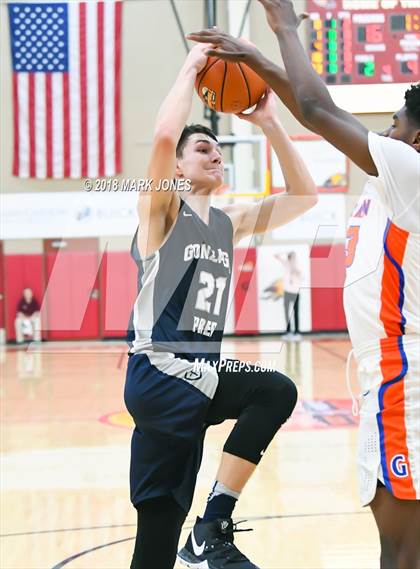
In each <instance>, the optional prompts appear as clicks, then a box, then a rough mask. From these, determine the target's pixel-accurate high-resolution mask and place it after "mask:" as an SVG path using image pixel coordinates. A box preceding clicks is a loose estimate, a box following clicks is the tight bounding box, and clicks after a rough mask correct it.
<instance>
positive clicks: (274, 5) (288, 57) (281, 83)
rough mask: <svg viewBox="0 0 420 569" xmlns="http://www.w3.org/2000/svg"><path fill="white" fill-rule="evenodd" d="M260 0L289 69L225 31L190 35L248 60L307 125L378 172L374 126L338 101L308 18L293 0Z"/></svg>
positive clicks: (230, 57) (228, 56) (231, 57)
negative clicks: (318, 61) (308, 40)
mask: <svg viewBox="0 0 420 569" xmlns="http://www.w3.org/2000/svg"><path fill="white" fill-rule="evenodd" d="M259 2H261V4H263V6H264V8H265V10H266V13H267V19H268V22H269V24H270V26H271V27H272V29H273V31H274V33H275V34H276V36H277V38H278V41H279V45H280V50H281V53H282V56H283V60H284V62H285V66H286V72H285V71H284V70H283V69H281V68H280V67H279V66H278V65H276V64H275V63H273V62H272V61H270V60H268V59H267V58H266V57H264V55H263V54H262V53H261V52H260V51H258V50H257V49H256V48H255V47H252V46H250V45H247V44H245V43H243V41H241V40H239V39H236V38H233V37H232V36H229V35H228V34H226V33H224V32H222V31H221V30H218V29H211V30H203V31H201V32H197V33H193V34H189V36H188V37H189V39H192V40H194V41H199V42H208V43H212V44H213V45H214V48H213V50H210V51H209V52H208V54H209V55H217V56H218V57H220V58H221V59H224V60H226V61H243V62H245V63H246V64H247V65H249V67H251V68H252V69H253V70H254V71H255V72H256V73H258V75H260V77H262V78H263V79H264V81H266V83H267V84H268V85H269V86H270V87H271V88H272V89H273V91H274V92H275V93H276V95H278V96H279V97H280V99H281V100H282V102H283V103H284V104H285V105H286V107H287V108H288V109H289V110H290V111H291V113H292V114H293V115H294V116H295V118H296V119H297V120H298V121H299V122H300V123H301V124H303V126H305V127H306V128H308V129H309V130H312V131H313V132H316V133H317V134H320V135H321V136H323V137H324V138H325V139H327V140H328V141H329V142H331V144H333V145H334V146H336V147H337V148H338V149H339V150H341V151H342V152H344V153H345V154H346V155H347V156H348V157H349V158H351V159H352V160H353V161H354V162H355V163H356V164H357V165H358V166H359V167H360V168H362V169H363V170H365V172H367V173H368V174H373V175H377V173H378V172H377V169H376V166H375V164H374V162H373V159H372V157H371V155H370V153H369V148H368V130H367V129H366V128H365V127H364V126H363V125H362V124H361V123H360V122H359V121H358V120H357V119H355V118H354V117H353V115H351V114H350V113H347V112H346V111H344V110H343V109H340V108H339V107H337V106H336V105H335V104H334V102H333V100H332V98H331V96H330V94H329V91H328V89H327V88H326V86H325V85H324V83H323V81H322V80H321V79H320V77H319V76H318V75H317V74H316V73H315V71H314V69H313V67H312V64H311V62H310V61H309V58H308V57H307V55H306V53H305V51H304V49H303V47H302V44H301V43H300V40H299V36H298V33H297V29H298V27H299V25H300V23H301V21H302V17H301V16H297V15H296V13H295V11H294V9H293V4H292V3H291V2H290V1H289V0H259Z"/></svg>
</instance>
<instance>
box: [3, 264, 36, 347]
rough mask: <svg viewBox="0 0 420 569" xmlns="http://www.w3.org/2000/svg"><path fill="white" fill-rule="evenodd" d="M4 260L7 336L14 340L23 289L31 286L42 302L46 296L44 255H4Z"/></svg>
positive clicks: (8, 338)
mask: <svg viewBox="0 0 420 569" xmlns="http://www.w3.org/2000/svg"><path fill="white" fill-rule="evenodd" d="M3 261H4V264H3V266H4V294H5V317H6V338H7V340H14V339H15V318H16V307H17V304H18V302H19V300H20V299H21V297H22V291H23V289H24V288H26V287H29V288H31V289H32V290H33V292H34V296H35V297H36V299H37V300H38V302H39V303H40V304H41V302H42V299H43V297H44V287H45V285H44V283H45V281H44V268H43V255H42V254H32V255H4V257H3ZM44 337H45V335H44Z"/></svg>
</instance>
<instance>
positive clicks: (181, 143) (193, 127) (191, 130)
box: [176, 124, 219, 158]
mask: <svg viewBox="0 0 420 569" xmlns="http://www.w3.org/2000/svg"><path fill="white" fill-rule="evenodd" d="M198 132H202V133H203V134H207V136H210V138H212V139H213V140H215V141H216V142H219V141H218V140H217V136H216V135H215V134H214V132H213V131H212V130H210V129H209V128H208V127H206V126H204V125H202V124H190V125H188V126H186V127H185V128H184V130H183V131H182V133H181V136H180V138H179V140H178V144H177V145H176V156H177V158H180V157H181V156H182V153H183V152H184V148H185V146H186V144H187V142H188V139H189V137H190V136H191V135H192V134H197V133H198Z"/></svg>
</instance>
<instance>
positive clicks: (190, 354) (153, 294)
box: [128, 200, 233, 361]
mask: <svg viewBox="0 0 420 569" xmlns="http://www.w3.org/2000/svg"><path fill="white" fill-rule="evenodd" d="M131 254H132V256H133V258H134V260H135V261H136V263H137V266H138V271H139V272H138V296H137V298H136V301H135V303H134V308H133V312H132V315H131V322H132V323H131V326H130V328H131V330H130V331H129V335H128V339H129V341H130V353H132V354H136V353H141V352H147V351H164V352H170V353H173V354H175V356H176V357H180V358H185V359H188V360H190V361H193V360H194V359H196V358H200V359H201V358H204V359H206V360H208V361H212V360H213V361H214V360H217V359H219V357H220V345H221V341H222V337H223V329H224V325H225V318H226V310H227V302H228V296H229V285H230V278H231V272H232V260H233V227H232V222H231V220H230V218H229V217H228V216H227V215H226V214H225V213H224V212H223V211H221V210H220V209H216V208H213V207H211V208H210V212H209V223H208V225H206V224H205V223H204V222H203V221H202V219H201V218H200V217H199V216H198V215H197V214H196V213H195V212H194V211H193V210H192V209H191V208H190V207H189V206H188V204H186V203H185V202H184V201H182V200H181V205H180V209H179V212H178V217H177V220H176V222H175V225H174V226H173V228H172V231H171V233H170V235H169V237H168V239H167V240H166V241H165V242H164V244H163V245H162V246H161V247H160V249H159V250H158V251H156V252H155V253H153V254H152V255H150V256H148V257H146V258H145V259H142V258H141V257H140V254H139V250H138V247H137V233H136V235H135V236H134V239H133V243H132V248H131Z"/></svg>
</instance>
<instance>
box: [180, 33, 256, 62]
mask: <svg viewBox="0 0 420 569" xmlns="http://www.w3.org/2000/svg"><path fill="white" fill-rule="evenodd" d="M187 39H189V40H192V41H196V42H199V43H200V44H203V43H204V44H212V45H211V46H209V45H208V46H207V51H206V55H209V56H216V57H220V58H221V59H223V60H224V61H233V62H240V61H243V62H244V63H247V62H248V61H249V60H250V58H252V57H255V56H258V55H260V52H259V51H258V49H257V48H256V47H255V46H254V45H253V44H252V43H251V42H249V41H248V40H246V39H244V38H234V37H233V36H230V35H229V34H226V33H225V32H222V30H219V28H216V27H214V28H210V29H208V30H202V31H201V32H193V33H191V34H188V35H187ZM209 48H210V49H209Z"/></svg>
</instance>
